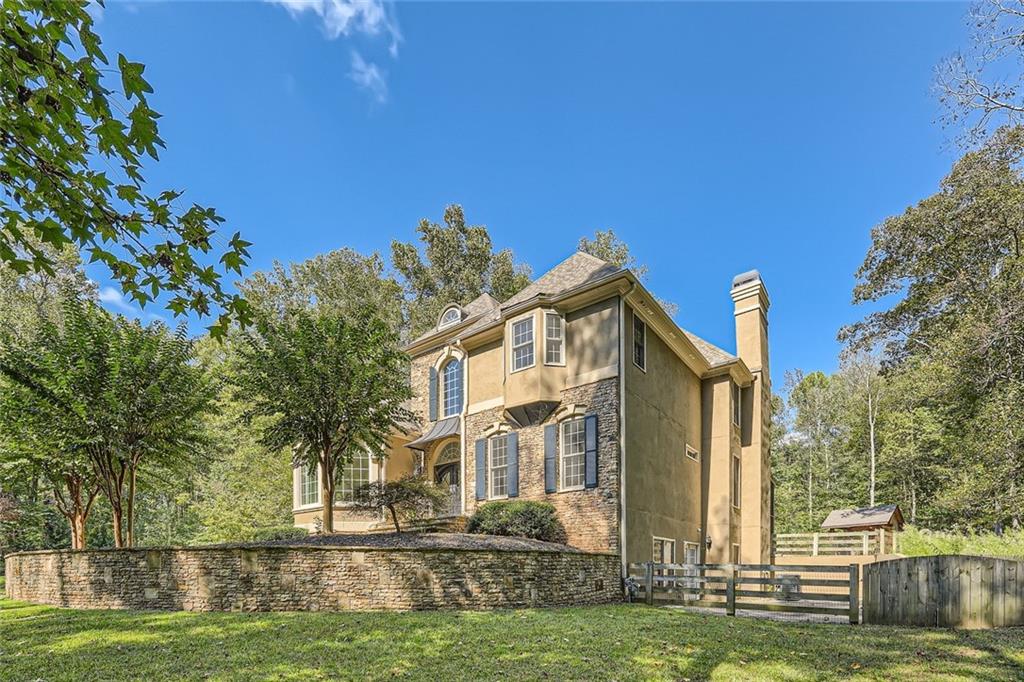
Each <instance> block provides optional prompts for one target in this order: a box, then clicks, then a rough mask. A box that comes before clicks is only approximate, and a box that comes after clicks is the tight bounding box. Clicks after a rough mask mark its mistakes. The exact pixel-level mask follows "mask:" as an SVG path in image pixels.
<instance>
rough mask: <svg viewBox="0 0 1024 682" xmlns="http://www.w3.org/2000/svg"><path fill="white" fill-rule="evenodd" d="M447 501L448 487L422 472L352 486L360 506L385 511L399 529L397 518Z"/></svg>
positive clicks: (415, 515)
mask: <svg viewBox="0 0 1024 682" xmlns="http://www.w3.org/2000/svg"><path fill="white" fill-rule="evenodd" d="M447 502H448V491H447V490H444V489H442V488H441V487H439V486H436V485H434V483H433V482H432V481H428V480H427V479H426V478H425V477H423V476H415V475H406V476H403V477H401V478H399V479H398V480H395V481H372V482H370V483H367V484H365V485H362V486H360V487H359V488H358V489H357V490H356V494H355V503H356V506H357V507H359V508H361V509H367V510H370V511H375V512H380V513H387V514H390V516H391V522H392V523H393V524H394V525H395V532H397V533H401V532H402V525H401V523H400V522H401V520H403V519H414V518H419V517H422V516H426V515H428V514H430V513H431V512H433V511H434V510H435V509H438V508H439V507H441V506H442V505H444V504H445V503H447Z"/></svg>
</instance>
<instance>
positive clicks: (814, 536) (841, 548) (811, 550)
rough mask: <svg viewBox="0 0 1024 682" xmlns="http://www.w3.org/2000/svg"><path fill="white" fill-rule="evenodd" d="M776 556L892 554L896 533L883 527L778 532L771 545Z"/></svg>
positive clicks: (897, 546) (895, 548) (895, 545)
mask: <svg viewBox="0 0 1024 682" xmlns="http://www.w3.org/2000/svg"><path fill="white" fill-rule="evenodd" d="M772 546H773V549H774V551H775V556H857V555H870V554H895V553H896V552H897V551H898V548H899V537H898V534H897V533H893V532H891V531H888V532H887V531H886V530H885V529H884V528H878V529H876V530H866V531H857V532H849V531H842V532H832V533H779V534H778V535H776V536H775V537H774V538H773V543H772Z"/></svg>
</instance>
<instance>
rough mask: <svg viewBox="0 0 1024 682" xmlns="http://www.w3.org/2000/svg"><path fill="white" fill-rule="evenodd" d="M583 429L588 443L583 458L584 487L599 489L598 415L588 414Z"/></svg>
mask: <svg viewBox="0 0 1024 682" xmlns="http://www.w3.org/2000/svg"><path fill="white" fill-rule="evenodd" d="M583 428H584V430H585V435H586V441H585V447H586V450H585V451H584V458H583V467H584V470H583V485H584V487H586V488H596V487H597V415H596V414H588V415H587V416H586V417H584V421H583Z"/></svg>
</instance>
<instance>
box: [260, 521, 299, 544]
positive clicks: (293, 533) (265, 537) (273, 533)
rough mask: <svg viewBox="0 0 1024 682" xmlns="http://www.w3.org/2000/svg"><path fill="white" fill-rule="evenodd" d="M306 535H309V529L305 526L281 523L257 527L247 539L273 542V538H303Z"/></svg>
mask: <svg viewBox="0 0 1024 682" xmlns="http://www.w3.org/2000/svg"><path fill="white" fill-rule="evenodd" d="M306 537H309V531H307V530H306V529H305V528H296V527H295V526H288V525H281V526H269V527H266V528H256V529H254V530H253V532H252V536H251V537H250V538H247V539H250V540H253V541H254V542H271V541H273V540H301V539H303V538H306Z"/></svg>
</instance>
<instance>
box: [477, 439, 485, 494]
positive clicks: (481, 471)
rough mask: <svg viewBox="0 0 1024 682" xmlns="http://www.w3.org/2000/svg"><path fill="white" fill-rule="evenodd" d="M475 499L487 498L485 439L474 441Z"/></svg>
mask: <svg viewBox="0 0 1024 682" xmlns="http://www.w3.org/2000/svg"><path fill="white" fill-rule="evenodd" d="M476 499H478V500H486V499H487V441H486V440H485V439H483V438H481V439H480V440H478V441H477V442H476Z"/></svg>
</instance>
